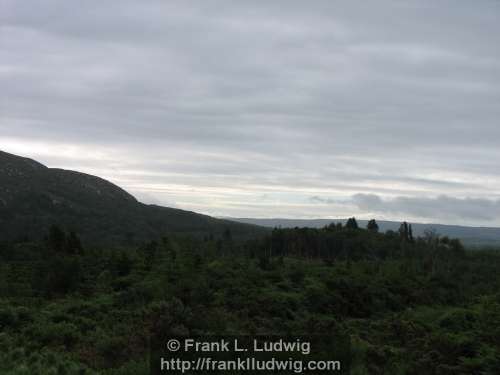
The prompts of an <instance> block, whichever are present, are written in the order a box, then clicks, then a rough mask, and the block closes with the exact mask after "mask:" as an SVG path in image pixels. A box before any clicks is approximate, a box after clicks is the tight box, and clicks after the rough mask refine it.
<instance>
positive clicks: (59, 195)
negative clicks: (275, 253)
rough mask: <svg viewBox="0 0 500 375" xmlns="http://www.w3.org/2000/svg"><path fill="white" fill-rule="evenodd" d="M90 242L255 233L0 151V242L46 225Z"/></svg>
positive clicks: (249, 228) (41, 229)
mask: <svg viewBox="0 0 500 375" xmlns="http://www.w3.org/2000/svg"><path fill="white" fill-rule="evenodd" d="M54 224H56V225H60V226H61V227H63V228H65V229H67V230H73V231H76V232H78V233H79V234H80V235H81V236H82V238H83V239H84V240H86V241H87V242H88V243H92V244H123V243H130V242H140V241H146V240H152V239H157V238H159V237H161V236H163V235H167V234H169V233H189V234H199V235H202V234H204V235H208V234H214V235H221V234H222V233H223V232H224V231H226V230H227V229H229V230H230V231H231V232H232V234H233V235H236V236H247V235H255V234H257V233H259V232H263V231H265V229H264V228H258V227H257V226H254V225H247V224H242V223H237V222H231V221H228V220H223V219H216V218H213V217H210V216H207V215H202V214H198V213H194V212H192V211H185V210H180V209H176V208H170V207H162V206H157V205H148V204H144V203H142V202H139V201H138V200H137V199H136V198H135V197H134V196H132V195H131V194H129V193H128V192H127V191H125V190H124V189H122V188H121V187H119V186H117V185H115V184H113V183H111V182H109V181H107V180H105V179H103V178H100V177H97V176H93V175H90V174H85V173H81V172H77V171H71V170H66V169H59V168H49V167H46V166H45V165H43V164H41V163H39V162H37V161H35V160H32V159H29V158H25V157H21V156H17V155H13V154H9V153H6V152H3V151H0V241H2V240H3V241H12V240H16V239H18V238H28V239H38V238H39V237H41V236H42V235H43V234H44V233H46V232H47V230H48V228H49V227H50V226H51V225H54Z"/></svg>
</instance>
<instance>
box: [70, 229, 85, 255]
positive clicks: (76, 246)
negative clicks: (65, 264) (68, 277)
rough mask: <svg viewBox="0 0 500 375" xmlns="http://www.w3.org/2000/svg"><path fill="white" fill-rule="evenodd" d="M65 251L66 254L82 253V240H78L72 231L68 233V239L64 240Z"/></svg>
mask: <svg viewBox="0 0 500 375" xmlns="http://www.w3.org/2000/svg"><path fill="white" fill-rule="evenodd" d="M66 252H67V253H68V254H82V253H83V247H82V242H81V241H80V238H79V237H78V235H77V234H76V233H75V232H73V231H71V232H70V233H69V236H68V239H67V241H66Z"/></svg>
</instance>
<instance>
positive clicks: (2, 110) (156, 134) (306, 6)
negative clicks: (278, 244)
mask: <svg viewBox="0 0 500 375" xmlns="http://www.w3.org/2000/svg"><path fill="white" fill-rule="evenodd" d="M499 12H500V3H499V2H480V3H478V2H474V3H472V2H466V1H459V2H456V1H451V0H450V1H440V2H431V1H428V2H422V1H417V0H415V1H405V2H399V1H380V2H377V4H376V5H374V4H361V3H356V2H350V1H343V2H332V1H327V0H325V1H322V0H318V1H315V2H312V3H306V2H303V1H294V0H292V1H289V0H287V1H273V2H269V1H263V0H262V1H261V0H256V1H252V2H234V1H190V2H185V1H168V2H165V1H147V2H141V1H132V0H126V1H106V2H98V1H85V2H84V3H83V2H82V3H81V4H78V5H75V4H69V3H68V2H67V1H63V0H56V1H51V2H50V3H49V4H48V3H47V2H45V1H31V2H30V3H29V4H28V3H24V2H19V1H14V0H4V1H3V2H2V12H0V35H1V37H0V51H1V56H2V59H1V61H0V84H1V85H2V92H1V93H0V115H1V116H0V149H5V150H7V151H9V150H10V151H12V152H15V151H16V150H21V151H22V150H27V152H28V156H32V157H39V158H41V161H45V162H50V163H53V164H52V165H54V166H60V165H67V166H68V167H71V166H74V167H80V166H81V167H82V168H83V169H84V170H86V171H88V172H92V173H100V174H102V175H103V177H107V178H111V179H113V180H114V181H116V182H120V183H124V184H125V186H124V187H125V188H127V187H132V188H135V187H136V186H143V189H144V191H143V193H144V194H142V196H145V197H147V192H146V189H147V186H146V185H147V184H151V185H155V186H161V185H164V186H167V185H169V184H173V183H174V182H175V184H176V186H181V187H182V188H183V189H184V187H185V186H192V187H193V188H198V187H204V186H209V185H214V184H215V185H217V186H218V188H219V189H222V188H223V187H224V186H226V187H227V188H231V189H233V190H232V191H234V190H238V192H239V193H238V194H236V195H231V194H233V193H231V194H229V193H227V194H228V196H227V201H229V200H231V202H234V201H235V200H238V199H239V200H240V203H241V209H242V212H241V213H240V214H239V215H238V216H246V215H245V211H244V210H245V208H244V202H245V201H246V200H248V199H257V198H255V197H260V196H262V194H263V190H266V189H271V190H276V189H281V190H282V191H283V196H280V197H273V198H272V199H276V202H277V204H278V203H279V204H280V205H283V206H286V205H290V207H292V205H295V204H296V203H297V201H301V202H302V203H304V202H306V203H307V205H308V206H307V207H305V206H304V207H302V208H299V206H293V209H292V208H290V211H286V210H285V211H286V212H290V215H295V216H314V211H312V210H313V209H317V206H318V204H317V203H319V202H312V201H311V200H310V198H309V197H310V196H313V195H316V196H318V197H321V196H327V195H328V196H334V197H333V198H331V199H333V200H339V199H340V200H341V201H342V200H344V199H346V197H348V196H350V195H352V194H355V193H374V194H379V195H383V194H389V195H392V196H403V195H408V196H410V197H427V198H428V197H435V196H439V195H440V194H445V195H448V196H457V197H465V196H476V197H480V198H481V199H488V198H491V197H497V196H498V194H499V193H498V192H499V191H500V178H499V177H498V176H499V174H500V166H499V164H498V163H497V162H496V161H497V160H498V158H499V157H500V151H499V148H498V139H500V126H498V119H499V118H500V107H499V106H498V102H499V101H500V89H499V87H500V84H499V83H500V50H499V49H498V48H497V46H498V45H499V44H500V26H499V23H498V22H497V17H496V15H498V14H499ZM35 143H36V144H38V145H43V146H40V147H41V148H36V147H35V148H34V147H30V145H32V144H35ZM19 144H21V145H22V144H25V145H26V146H24V147H21V146H19ZM66 147H69V148H70V149H71V148H76V149H78V150H79V152H75V153H71V152H70V153H69V154H71V158H70V159H67V155H66V154H64V155H65V156H64V157H62V156H61V155H60V152H58V150H59V149H61V148H66ZM42 148H45V150H41V149H42ZM36 150H39V151H36ZM94 153H97V154H99V155H105V156H106V159H105V163H104V162H99V161H95V160H94V159H93V158H91V159H90V160H87V158H86V155H88V154H94ZM65 158H66V159H65ZM65 160H66V161H65ZM103 160H104V159H103ZM131 171H132V172H134V173H136V172H141V173H136V174H132V173H131ZM142 179H144V180H145V182H142ZM146 183H147V184H146ZM148 186H149V185H148ZM176 189H177V188H176ZM180 189H181V188H180V187H179V188H178V190H176V191H177V192H178V193H179V194H181V193H180V191H181V190H180ZM169 191H170V190H169ZM221 192H222V190H220V191H219V193H218V196H223V194H224V193H221ZM292 192H293V194H294V195H293V197H291V196H290V194H292ZM139 193H140V192H139ZM176 194H177V193H176ZM182 194H185V193H184V191H183V192H182ZM239 194H241V195H239ZM150 195H152V194H150ZM178 198H179V199H181V198H182V202H186V197H185V195H182V197H180V196H178ZM147 199H148V200H151V201H156V200H158V199H162V198H161V197H151V198H147ZM166 199H167V200H166V202H168V203H169V204H171V203H172V202H173V203H175V202H176V199H177V198H176V195H175V194H173V195H171V196H168V197H167V198H166ZM191 199H192V200H193V202H195V203H193V204H192V205H190V208H192V209H196V207H197V206H196V205H195V204H199V208H200V210H203V211H204V212H207V213H215V212H217V214H222V215H224V212H222V211H223V210H224V208H221V207H227V204H226V203H227V202H226V203H225V201H224V200H223V198H220V199H219V198H218V200H216V201H215V200H212V201H208V198H207V200H206V201H203V202H202V201H201V198H200V197H198V196H195V194H194V193H193V194H192V196H191ZM306 203H304V204H306ZM193 205H194V206H193ZM224 205H225V206H224ZM180 206H181V207H182V205H180ZM315 207H316V208H315ZM255 209H256V208H255ZM346 209H359V207H357V206H355V207H351V208H346ZM207 210H208V211H207ZM231 210H232V211H231V212H234V210H236V208H235V205H234V204H232V206H231ZM252 212H255V211H252ZM272 212H273V210H272V209H269V208H268V207H265V208H263V212H262V214H261V215H260V216H262V215H264V216H265V215H268V214H272ZM463 213H464V214H466V213H468V212H467V211H464V212H463ZM323 214H324V212H321V215H323ZM486 216H488V218H489V217H491V215H486ZM474 217H475V218H476V219H477V221H478V222H479V221H489V220H490V219H488V218H487V217H483V218H479V217H477V216H474ZM494 220H495V221H494V222H495V223H497V224H500V220H497V219H494Z"/></svg>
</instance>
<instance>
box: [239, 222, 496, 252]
mask: <svg viewBox="0 0 500 375" xmlns="http://www.w3.org/2000/svg"><path fill="white" fill-rule="evenodd" d="M230 220H233V221H238V222H240V223H246V224H254V225H261V226H265V227H272V228H274V227H282V228H294V227H311V228H321V227H324V226H325V225H328V224H330V223H331V222H343V223H345V221H346V219H312V220H307V219H304V220H301V219H251V218H231V219H230ZM377 223H378V225H379V227H380V230H381V231H383V232H385V231H387V230H394V231H396V230H398V229H399V226H400V225H401V222H396V221H377ZM358 224H359V226H360V227H366V224H367V220H358ZM412 227H413V233H414V234H415V235H416V236H421V235H423V234H424V232H425V231H426V230H429V229H434V230H435V231H436V232H437V233H438V234H440V235H442V236H448V237H451V238H459V239H460V240H461V241H462V242H463V243H464V244H465V245H467V246H476V247H482V246H485V247H488V246H491V247H500V228H488V227H468V226H459V225H444V224H420V223H412Z"/></svg>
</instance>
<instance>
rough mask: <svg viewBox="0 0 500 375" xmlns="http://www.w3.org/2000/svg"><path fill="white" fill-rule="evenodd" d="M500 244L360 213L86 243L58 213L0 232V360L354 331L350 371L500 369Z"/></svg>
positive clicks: (116, 360)
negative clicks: (392, 227) (321, 223)
mask: <svg viewBox="0 0 500 375" xmlns="http://www.w3.org/2000/svg"><path fill="white" fill-rule="evenodd" d="M499 269H500V253H499V252H497V251H495V250H473V251H472V250H468V249H466V248H464V246H463V245H462V244H461V243H460V241H459V240H456V239H450V238H448V237H441V236H439V234H437V233H435V232H433V231H428V232H427V233H426V234H425V235H424V236H422V237H416V238H415V237H414V236H413V233H412V228H411V225H409V224H407V223H403V224H401V228H400V230H399V231H388V232H385V233H381V232H380V231H379V229H378V225H377V223H376V221H375V220H372V221H370V222H369V223H368V226H367V227H366V228H360V227H359V226H358V224H357V222H356V219H355V218H351V219H349V220H348V221H347V223H346V224H345V225H343V224H341V223H338V224H335V223H332V224H330V225H328V226H325V227H324V228H321V229H312V228H290V229H281V228H275V229H274V230H272V231H269V232H268V233H267V234H266V235H261V236H259V237H255V238H253V239H241V238H238V237H236V236H233V234H232V233H231V230H230V228H227V229H226V230H225V231H224V232H223V233H222V234H210V233H208V234H206V235H204V236H203V235H199V236H192V235H180V234H175V233H170V234H168V235H165V236H163V237H162V238H158V239H157V240H156V241H147V242H142V243H135V244H129V245H128V246H127V245H125V246H124V245H120V246H115V247H111V246H106V247H98V246H87V245H85V244H84V243H82V241H81V240H80V237H79V235H78V233H75V232H71V231H67V230H65V228H63V227H59V226H55V225H54V226H52V227H51V228H50V230H49V231H48V232H47V233H46V234H45V236H44V239H43V240H42V241H38V240H36V241H33V240H32V241H29V240H28V239H24V240H18V241H11V242H4V243H1V244H0V332H1V333H0V373H2V374H109V375H111V374H113V375H118V374H122V375H125V374H148V373H149V368H148V366H149V362H148V355H149V348H148V340H149V336H150V333H151V332H152V330H158V329H160V330H162V331H164V332H165V333H167V334H172V335H213V334H217V335H267V334H288V335H299V334H315V333H324V332H329V331H335V332H345V333H346V334H347V335H349V337H350V339H351V354H352V365H351V374H354V375H365V374H366V375H367V374H369V375H373V374H409V375H413V374H415V375H416V374H436V375H437V374H439V375H444V374H450V375H451V374H453V375H456V374H463V375H465V374H467V375H469V374H481V375H486V374H492V375H493V374H496V373H498V372H497V371H498V369H499V368H500V339H499V337H500V288H499V287H500V273H499V272H498V270H499Z"/></svg>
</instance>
